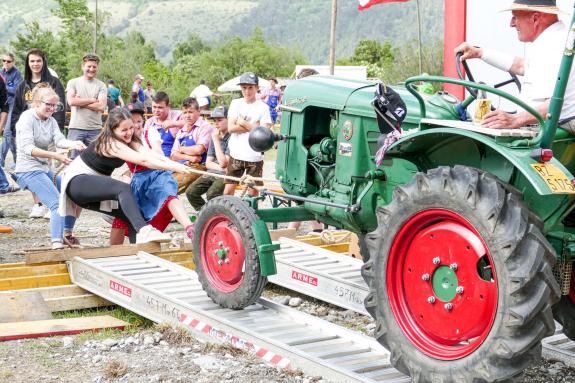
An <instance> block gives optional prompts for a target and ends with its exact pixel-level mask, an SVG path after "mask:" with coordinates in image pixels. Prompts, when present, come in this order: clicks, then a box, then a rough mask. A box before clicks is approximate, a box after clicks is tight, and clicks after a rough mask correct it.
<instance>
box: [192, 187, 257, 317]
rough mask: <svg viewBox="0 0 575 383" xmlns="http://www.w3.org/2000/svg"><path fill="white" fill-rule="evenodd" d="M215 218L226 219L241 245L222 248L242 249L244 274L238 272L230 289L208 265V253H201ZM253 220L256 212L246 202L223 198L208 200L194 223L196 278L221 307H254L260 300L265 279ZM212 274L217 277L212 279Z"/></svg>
mask: <svg viewBox="0 0 575 383" xmlns="http://www.w3.org/2000/svg"><path fill="white" fill-rule="evenodd" d="M214 217H215V218H214ZM218 217H225V218H223V219H224V222H228V224H229V225H228V227H229V228H230V229H229V230H230V231H231V230H234V231H237V233H239V236H240V238H241V243H240V244H238V243H235V242H231V241H230V243H226V244H224V246H228V247H229V246H235V247H236V248H237V247H238V246H243V248H244V249H245V266H244V267H243V272H242V271H240V272H239V274H242V277H241V280H240V281H238V282H237V283H235V284H233V285H232V284H231V283H230V285H229V286H228V285H226V283H225V282H224V283H223V287H222V285H221V283H219V282H220V280H219V279H218V276H217V275H216V274H217V273H218V271H217V270H215V268H214V266H213V263H212V266H210V262H209V261H208V258H207V257H208V256H210V254H205V251H204V249H206V248H207V247H209V246H210V245H209V241H210V239H209V238H208V234H209V233H208V231H210V230H212V229H213V227H212V226H210V225H211V223H213V222H214V219H218ZM226 220H227V221H226ZM256 220H258V217H257V215H256V213H255V211H254V210H253V209H252V208H251V207H250V206H249V205H248V204H247V203H246V202H245V201H243V200H241V199H240V198H237V197H232V196H222V197H217V198H214V199H212V200H210V201H208V203H207V204H206V205H205V206H204V207H203V208H202V210H201V211H200V213H199V215H198V219H197V221H196V223H195V224H194V240H193V256H194V263H195V265H196V272H197V273H198V278H199V280H200V283H201V284H202V288H203V289H204V291H206V293H207V294H208V296H209V297H210V298H212V300H213V301H214V302H215V303H217V304H219V305H220V306H222V307H225V308H229V309H236V310H237V309H243V308H244V307H246V306H249V305H251V304H253V303H254V302H255V301H256V300H257V299H258V298H259V297H260V295H261V293H262V291H263V289H264V287H265V285H266V283H267V278H266V277H264V276H262V275H261V272H260V263H259V257H258V251H257V245H256V241H255V238H254V234H253V232H252V229H251V227H252V224H253V223H254V222H255V221H256ZM203 234H205V236H203ZM202 241H204V243H202ZM211 256H213V255H211ZM230 259H232V258H231V257H230ZM232 263H233V260H232ZM210 267H211V268H212V269H210ZM217 267H218V266H216V268H217ZM236 267H237V266H236ZM236 271H237V270H236ZM214 273H216V274H214ZM214 275H216V276H215V277H213V276H214ZM214 281H215V283H214Z"/></svg>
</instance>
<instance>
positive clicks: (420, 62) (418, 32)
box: [415, 0, 423, 74]
mask: <svg viewBox="0 0 575 383" xmlns="http://www.w3.org/2000/svg"><path fill="white" fill-rule="evenodd" d="M415 5H416V7H417V44H419V46H418V48H419V49H418V51H419V74H421V73H423V58H422V53H421V10H420V8H419V0H416V3H415Z"/></svg>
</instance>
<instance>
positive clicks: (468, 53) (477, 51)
mask: <svg viewBox="0 0 575 383" xmlns="http://www.w3.org/2000/svg"><path fill="white" fill-rule="evenodd" d="M460 52H461V53H463V55H462V56H461V60H469V59H478V58H481V56H482V55H483V49H481V48H478V47H474V46H473V45H470V44H469V43H468V42H463V43H461V44H459V45H458V46H457V47H456V48H455V54H457V53H460Z"/></svg>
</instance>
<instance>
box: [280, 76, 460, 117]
mask: <svg viewBox="0 0 575 383" xmlns="http://www.w3.org/2000/svg"><path fill="white" fill-rule="evenodd" d="M375 84H376V82H375V81H362V80H350V79H346V78H341V77H334V76H310V77H306V78H304V79H301V80H297V81H294V82H292V83H291V84H290V85H288V87H287V88H286V90H285V92H284V96H283V106H284V108H286V109H288V110H290V111H292V112H303V111H304V110H305V109H306V108H307V107H309V106H313V107H319V108H327V109H334V110H339V111H343V112H345V113H349V114H352V115H358V116H365V117H372V118H375V111H374V110H373V106H372V105H371V102H372V100H373V98H374V92H375ZM392 88H393V89H394V90H395V91H396V92H398V93H399V95H400V96H401V98H402V99H403V101H404V102H405V104H406V106H407V116H406V118H405V122H406V123H408V124H409V125H417V124H418V123H419V120H420V119H421V113H420V110H419V103H418V101H417V100H416V99H415V98H414V97H413V96H412V95H411V93H409V92H408V91H407V89H406V88H405V87H404V86H401V85H396V86H392ZM422 96H423V97H424V98H425V102H426V108H427V115H426V117H427V118H438V119H454V118H456V117H457V113H456V112H455V106H456V105H457V103H458V102H459V101H458V100H457V99H456V98H455V97H453V96H451V95H448V94H447V93H445V92H438V93H436V94H434V95H422Z"/></svg>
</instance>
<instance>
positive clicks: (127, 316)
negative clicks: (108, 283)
mask: <svg viewBox="0 0 575 383" xmlns="http://www.w3.org/2000/svg"><path fill="white" fill-rule="evenodd" d="M98 315H110V316H113V317H114V318H117V319H120V320H123V321H124V322H127V323H129V324H130V326H129V327H127V328H126V329H124V330H116V329H104V330H101V331H97V332H84V333H81V334H79V335H78V338H77V339H78V342H80V343H83V342H85V341H87V340H100V339H106V338H113V337H117V336H120V334H121V335H126V334H127V335H130V334H134V333H136V332H139V331H142V330H145V329H148V328H151V327H152V326H153V325H154V322H152V321H151V320H149V319H146V318H144V317H142V316H140V315H138V314H136V313H133V312H132V311H130V310H128V309H125V308H123V307H120V306H111V307H100V308H94V309H85V310H73V311H63V312H58V313H54V317H55V318H56V319H60V318H62V319H63V318H78V317H87V316H98Z"/></svg>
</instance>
